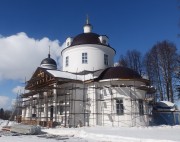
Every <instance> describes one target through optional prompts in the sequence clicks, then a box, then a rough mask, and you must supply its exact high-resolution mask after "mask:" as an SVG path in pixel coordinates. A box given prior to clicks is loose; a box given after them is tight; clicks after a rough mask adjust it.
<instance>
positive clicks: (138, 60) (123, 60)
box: [119, 50, 143, 75]
mask: <svg viewBox="0 0 180 142" xmlns="http://www.w3.org/2000/svg"><path fill="white" fill-rule="evenodd" d="M119 65H120V66H124V67H129V68H131V69H133V70H135V71H137V72H138V73H139V74H140V75H142V68H143V67H142V56H141V53H140V52H139V51H137V50H132V51H130V50H128V51H127V53H126V55H125V56H123V55H121V56H120V59H119Z"/></svg>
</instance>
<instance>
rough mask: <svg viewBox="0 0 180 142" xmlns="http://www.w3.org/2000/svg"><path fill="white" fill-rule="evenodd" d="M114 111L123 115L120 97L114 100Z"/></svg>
mask: <svg viewBox="0 0 180 142" xmlns="http://www.w3.org/2000/svg"><path fill="white" fill-rule="evenodd" d="M116 113H117V115H123V114H124V106H123V100H122V99H117V100H116Z"/></svg>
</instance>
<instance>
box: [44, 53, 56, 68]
mask: <svg viewBox="0 0 180 142" xmlns="http://www.w3.org/2000/svg"><path fill="white" fill-rule="evenodd" d="M41 67H43V68H47V69H57V64H56V61H54V60H53V59H52V58H51V57H50V54H48V58H45V59H44V60H42V62H41Z"/></svg>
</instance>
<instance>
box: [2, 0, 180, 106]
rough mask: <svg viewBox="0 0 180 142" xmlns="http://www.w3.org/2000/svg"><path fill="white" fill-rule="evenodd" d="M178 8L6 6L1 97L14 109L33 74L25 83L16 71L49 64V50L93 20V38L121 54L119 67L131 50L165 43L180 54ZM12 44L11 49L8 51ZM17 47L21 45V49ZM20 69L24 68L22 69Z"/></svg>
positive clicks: (167, 0) (96, 2)
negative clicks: (21, 88)
mask: <svg viewBox="0 0 180 142" xmlns="http://www.w3.org/2000/svg"><path fill="white" fill-rule="evenodd" d="M178 5H180V1H178V0H1V1H0V35H1V36H0V53H3V55H2V54H0V60H1V62H2V63H1V64H0V76H1V77H0V78H1V79H0V96H7V97H8V99H7V98H6V100H7V103H6V104H10V102H11V99H13V98H15V97H16V93H13V91H12V90H13V89H14V88H16V87H17V86H23V85H24V84H23V83H22V82H23V79H22V78H25V76H26V73H27V72H22V73H21V75H22V78H20V77H17V76H16V74H13V72H12V70H13V71H14V72H15V73H17V74H18V72H21V69H22V70H25V69H28V70H29V72H31V73H30V74H32V71H34V70H35V69H36V67H37V66H38V65H39V64H40V61H41V60H42V59H43V58H45V56H46V54H47V51H48V48H47V46H48V45H47V44H49V43H51V44H52V46H53V48H54V49H55V48H56V49H57V46H58V45H59V47H61V46H62V44H63V42H64V41H65V39H66V38H67V37H69V36H72V37H73V36H75V35H77V34H79V33H82V32H83V28H82V27H83V25H84V24H85V19H86V15H87V14H88V15H89V18H90V23H91V24H92V25H93V32H95V33H98V34H102V35H107V36H108V37H109V42H110V45H111V46H112V47H113V48H114V49H115V50H116V53H117V54H116V57H115V61H117V60H118V58H119V56H120V54H125V53H126V52H127V50H132V49H136V50H138V51H140V52H142V53H145V52H147V51H148V50H149V49H150V48H151V47H152V46H153V45H154V44H155V43H156V42H157V41H162V40H169V41H171V42H174V43H175V44H176V45H177V48H178V51H179V50H180V38H178V37H177V34H179V33H180V27H178V24H179V22H180V9H178ZM19 33H20V34H19ZM4 40H5V41H6V42H4ZM8 41H11V44H9V43H8V45H7V42H8ZM17 41H20V42H21V41H22V43H23V44H21V45H20V46H23V47H21V48H18V45H19V43H17ZM25 41H27V42H25ZM34 41H36V43H37V44H36V45H38V46H39V49H38V50H37V51H36V50H35V51H34V53H36V54H32V55H33V58H34V59H36V58H37V60H35V61H34V62H31V60H32V55H31V54H30V53H31V51H32V52H33V48H32V50H29V48H31V45H32V44H31V43H30V42H34ZM5 43H6V44H5ZM13 43H15V44H16V45H17V46H15V48H13V46H14V45H13ZM26 45H28V46H27V47H26ZM6 46H8V47H6ZM40 47H41V48H40ZM7 48H8V50H6V49H7ZM12 48H13V49H12ZM26 48H28V52H27V53H29V54H27V56H25V55H26V54H25V55H23V54H24V52H26ZM15 49H16V50H15ZM19 50H20V51H19ZM5 51H6V52H5ZM54 52H55V50H54ZM58 54H59V53H58V52H57V53H54V57H58ZM28 55H29V56H28ZM2 56H3V57H2ZM4 56H5V57H4ZM20 56H21V57H22V58H20ZM37 56H38V57H37ZM28 57H29V58H28ZM4 60H5V61H4ZM10 60H12V61H14V62H12V61H10ZM22 60H23V61H24V62H22ZM8 61H9V64H8ZM25 61H26V62H25ZM6 62H7V64H6V65H3V63H6ZM17 64H20V66H21V67H22V68H16V67H17V66H16V65H17ZM25 64H28V66H27V65H26V66H25ZM8 72H9V74H8ZM29 72H28V73H29ZM10 74H11V75H10ZM4 76H5V77H4ZM16 90H17V89H16ZM14 92H15V91H14ZM0 99H1V100H3V99H2V98H0ZM0 103H1V101H0ZM1 106H3V105H1ZM1 106H0V107H1Z"/></svg>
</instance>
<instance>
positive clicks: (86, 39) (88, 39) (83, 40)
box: [71, 33, 102, 46]
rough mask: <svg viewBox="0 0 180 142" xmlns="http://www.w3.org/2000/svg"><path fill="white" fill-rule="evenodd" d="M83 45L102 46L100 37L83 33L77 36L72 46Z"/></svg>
mask: <svg viewBox="0 0 180 142" xmlns="http://www.w3.org/2000/svg"><path fill="white" fill-rule="evenodd" d="M81 44H102V43H101V41H100V39H99V35H98V34H96V33H82V34H79V35H77V36H76V37H75V38H74V40H73V42H72V44H71V46H75V45H81Z"/></svg>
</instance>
